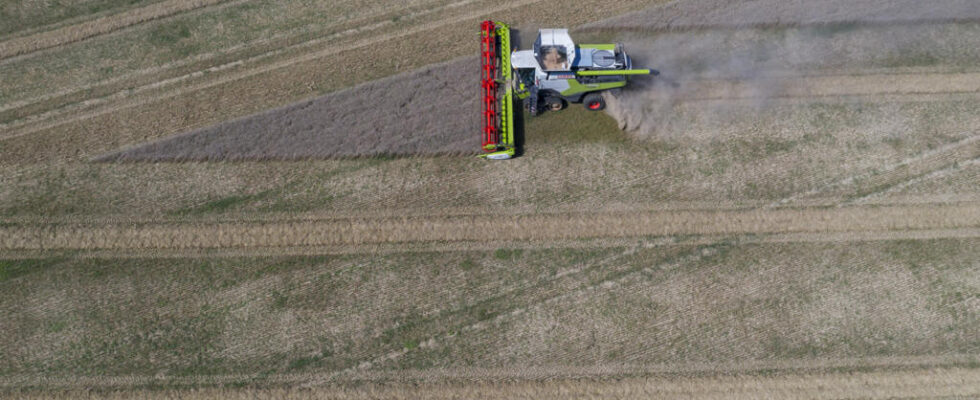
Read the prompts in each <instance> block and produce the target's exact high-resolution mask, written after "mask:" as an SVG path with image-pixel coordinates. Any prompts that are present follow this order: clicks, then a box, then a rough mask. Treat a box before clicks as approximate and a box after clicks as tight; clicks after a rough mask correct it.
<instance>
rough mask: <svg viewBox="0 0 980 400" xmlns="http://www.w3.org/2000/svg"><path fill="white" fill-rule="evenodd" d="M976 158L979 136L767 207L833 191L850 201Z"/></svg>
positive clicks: (979, 147) (824, 194) (978, 151)
mask: <svg viewBox="0 0 980 400" xmlns="http://www.w3.org/2000/svg"><path fill="white" fill-rule="evenodd" d="M978 157H980V134H975V135H972V136H968V137H966V138H965V139H961V140H959V141H957V142H954V143H950V144H948V145H945V146H942V147H940V148H938V149H935V150H930V151H928V152H925V153H922V154H919V155H916V156H915V157H911V158H908V159H905V160H902V161H900V162H898V163H894V164H891V165H887V166H885V167H883V168H880V169H875V170H872V171H865V172H863V173H860V174H857V175H853V176H849V177H847V178H844V179H842V180H839V181H836V182H833V183H831V184H828V185H824V186H821V187H819V188H816V189H814V190H810V191H807V192H804V193H799V194H796V195H793V196H790V197H786V198H784V199H781V200H779V201H776V202H774V203H772V204H770V205H769V207H778V206H783V205H786V204H793V203H795V202H799V201H802V200H806V199H811V198H816V197H822V196H826V195H827V194H828V193H833V192H835V191H837V192H844V193H850V194H851V197H852V198H854V199H857V200H859V199H862V198H865V197H868V196H870V195H873V194H874V193H877V192H880V191H883V190H887V189H888V188H891V187H893V186H895V185H898V184H900V183H902V182H905V181H908V180H910V179H915V178H917V177H920V176H924V175H927V174H929V173H931V172H933V171H937V170H941V169H943V168H946V167H949V166H952V165H957V164H961V163H968V162H970V161H971V160H974V159H976V158H978ZM855 186H856V187H855ZM849 188H852V189H849Z"/></svg>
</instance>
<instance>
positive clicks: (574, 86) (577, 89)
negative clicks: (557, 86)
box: [561, 79, 626, 97]
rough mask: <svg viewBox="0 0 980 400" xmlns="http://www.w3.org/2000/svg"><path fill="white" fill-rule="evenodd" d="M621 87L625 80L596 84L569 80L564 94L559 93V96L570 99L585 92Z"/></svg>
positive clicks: (624, 84)
mask: <svg viewBox="0 0 980 400" xmlns="http://www.w3.org/2000/svg"><path fill="white" fill-rule="evenodd" d="M623 86H626V80H625V79H623V80H621V81H616V82H597V83H580V82H579V81H577V80H574V79H569V80H568V89H566V90H565V91H564V92H561V95H562V96H565V97H570V96H574V95H577V94H581V93H585V92H596V91H601V90H609V89H615V88H621V87H623Z"/></svg>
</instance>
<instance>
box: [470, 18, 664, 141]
mask: <svg viewBox="0 0 980 400" xmlns="http://www.w3.org/2000/svg"><path fill="white" fill-rule="evenodd" d="M480 29H481V33H480V46H481V53H480V57H481V66H482V71H481V85H480V86H481V88H482V91H483V99H482V103H483V151H484V152H485V153H486V154H482V155H481V157H485V158H488V159H492V160H505V159H508V158H511V157H514V156H515V155H516V154H517V144H516V141H515V138H514V103H515V102H522V101H523V104H524V107H525V109H527V110H528V112H529V113H530V114H531V115H532V116H535V115H538V114H539V113H540V112H541V111H542V110H551V111H559V110H562V109H564V108H565V107H566V106H567V105H568V103H582V104H583V105H584V106H585V108H586V109H588V110H590V111H601V110H603V109H605V108H606V101H605V99H603V97H602V92H603V91H607V90H612V89H618V88H622V87H624V86H626V83H627V81H628V77H629V76H630V75H647V74H650V73H651V70H649V69H633V61H632V60H631V59H630V57H629V55H627V54H626V52H625V51H624V50H623V46H622V45H621V44H579V45H577V44H575V42H573V41H572V38H571V36H569V35H568V30H567V29H541V30H539V31H538V37H537V40H535V41H534V48H533V49H531V50H517V49H516V48H514V49H513V50H510V49H511V43H510V27H509V26H507V25H506V24H504V23H501V22H496V21H490V20H487V21H483V23H482V24H481V27H480ZM653 74H654V75H656V72H655V71H654V72H653Z"/></svg>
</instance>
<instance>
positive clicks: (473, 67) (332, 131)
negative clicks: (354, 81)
mask: <svg viewBox="0 0 980 400" xmlns="http://www.w3.org/2000/svg"><path fill="white" fill-rule="evenodd" d="M478 75H479V64H478V62H477V59H476V58H470V57H467V58H464V59H460V60H456V61H451V62H449V63H445V64H440V65H435V66H431V67H426V68H423V69H421V70H417V71H413V72H410V73H407V74H402V75H398V76H395V77H391V78H388V79H383V80H379V81H374V82H371V83H367V84H364V85H360V86H357V87H354V88H352V89H348V90H344V91H341V92H336V93H331V94H328V95H326V96H322V97H320V98H317V99H314V100H309V101H304V102H301V103H296V104H293V105H289V106H286V107H283V108H279V109H275V110H271V111H267V112H264V113H261V114H256V115H252V116H249V117H245V118H242V119H238V120H233V121H229V122H225V123H222V124H219V125H216V126H213V127H209V128H205V129H201V130H198V131H194V132H189V133H186V134H182V135H178V136H175V137H171V138H167V139H164V140H161V141H158V142H154V143H150V144H147V145H144V146H140V147H136V148H133V149H129V150H125V151H122V152H118V153H112V154H108V155H105V156H102V157H100V158H98V160H100V161H201V160H269V159H282V160H290V159H323V158H338V157H362V156H383V155H398V156H404V155H443V154H465V153H473V152H474V151H476V150H477V149H479V147H480V143H479V136H478V135H477V134H476V132H478V131H479V124H480V113H479V105H478V104H477V97H478V96H477V95H476V94H477V92H478V90H477V88H478V87H477V85H478V84H477V80H476V77H477V76H478Z"/></svg>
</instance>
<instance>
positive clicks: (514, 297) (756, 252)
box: [0, 1, 980, 398]
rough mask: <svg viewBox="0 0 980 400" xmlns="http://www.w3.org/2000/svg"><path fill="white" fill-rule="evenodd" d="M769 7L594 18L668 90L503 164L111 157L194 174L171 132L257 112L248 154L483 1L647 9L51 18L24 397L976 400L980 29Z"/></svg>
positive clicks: (19, 228) (38, 42)
mask: <svg viewBox="0 0 980 400" xmlns="http://www.w3.org/2000/svg"><path fill="white" fill-rule="evenodd" d="M757 3H759V2H755V3H750V4H748V5H745V7H746V8H744V9H743V8H740V7H741V6H740V5H738V4H734V3H733V4H728V3H725V4H721V3H718V2H710V1H701V2H684V1H681V2H675V3H674V4H673V5H671V6H669V7H667V8H665V9H655V11H647V12H646V14H644V13H639V14H633V16H627V17H624V18H623V19H620V20H610V21H609V22H607V23H605V25H603V24H592V25H589V27H587V28H584V29H583V30H580V31H579V32H580V33H579V34H577V35H581V36H582V37H585V38H589V39H595V40H622V41H625V42H626V43H627V49H628V50H630V52H631V54H633V55H634V57H636V59H637V62H638V63H639V62H642V63H648V64H649V65H650V66H652V67H654V68H660V69H661V70H662V72H663V74H662V75H661V77H660V78H658V79H657V80H654V81H652V82H651V81H647V82H636V85H635V86H634V88H633V89H634V90H632V91H627V92H624V93H623V94H622V95H620V96H617V97H616V98H615V99H611V100H612V101H611V103H612V108H611V110H610V115H611V117H610V116H605V115H597V114H591V113H587V112H584V111H582V110H580V109H579V107H574V108H573V109H571V110H566V111H563V112H562V113H556V114H549V115H545V116H542V117H540V118H537V119H534V120H531V121H529V123H528V138H527V145H528V151H527V155H526V156H525V157H522V158H519V159H516V160H513V161H510V162H506V163H487V162H483V161H481V160H476V159H472V158H470V157H448V156H443V157H375V158H352V159H316V158H315V157H314V158H312V159H311V158H305V159H302V160H296V161H290V160H288V157H275V156H271V157H268V158H271V159H270V160H265V161H261V160H263V159H264V157H262V153H261V149H258V153H257V154H259V156H258V157H252V158H251V160H249V157H242V158H243V159H245V161H235V162H229V161H214V162H159V163H158V162H124V163H111V162H95V161H94V159H95V158H97V157H101V156H103V155H105V154H118V153H116V152H119V151H123V152H126V151H129V150H130V149H133V150H132V151H131V152H130V153H129V154H141V153H140V152H142V154H149V156H148V157H146V158H150V159H154V158H155V159H159V160H167V159H174V158H178V159H179V158H180V157H174V156H173V155H172V153H167V149H166V148H164V149H163V150H160V149H159V148H152V147H139V146H143V145H144V144H146V143H147V142H152V141H156V140H159V139H163V138H167V137H170V136H171V135H174V134H180V133H184V132H189V131H192V130H194V129H197V128H204V127H208V126H211V125H213V124H215V123H218V122H221V121H225V120H228V119H231V118H242V119H240V120H238V121H239V122H237V123H239V125H238V126H239V128H236V129H234V130H229V132H228V133H226V136H225V137H228V138H233V139H234V140H238V141H242V140H249V138H250V136H249V132H248V131H247V130H244V129H245V128H241V127H242V126H244V127H249V126H252V125H250V122H248V121H250V119H249V117H248V115H249V114H252V113H255V112H259V111H262V110H266V109H271V108H275V107H281V106H287V105H289V104H291V103H293V102H296V101H300V100H305V99H311V98H314V97H316V96H319V95H322V94H327V96H352V97H356V96H358V95H359V94H360V93H359V92H357V91H356V90H352V89H350V88H351V87H354V85H356V84H359V83H363V82H370V81H372V80H374V79H377V78H382V77H385V76H390V75H393V74H397V73H403V75H400V76H401V77H403V78H404V79H406V80H412V79H415V78H416V77H417V75H416V73H415V72H413V71H414V70H415V69H417V68H420V67H423V66H426V65H430V64H436V63H440V62H444V61H450V60H454V59H458V58H460V57H466V56H469V55H471V54H472V52H473V51H475V47H476V46H475V42H474V41H473V40H470V39H473V37H474V36H475V33H474V32H475V28H474V27H475V26H476V22H477V21H478V20H480V19H481V18H483V17H484V16H487V15H490V16H492V17H494V18H496V19H499V20H504V21H508V22H511V23H513V24H514V25H516V26H518V27H521V28H524V29H530V30H533V28H535V27H539V26H576V25H580V24H583V23H588V22H593V21H597V20H600V19H603V18H606V17H612V16H615V15H619V14H623V13H625V12H628V11H633V10H637V9H640V8H643V7H644V6H647V5H650V4H648V3H647V2H625V3H617V4H616V5H615V6H614V7H611V6H610V3H607V2H585V3H583V2H564V3H560V4H559V5H561V6H562V7H566V8H567V7H572V8H574V9H576V10H579V11H580V12H578V13H555V12H554V11H553V9H551V8H550V7H543V6H542V3H539V2H535V1H514V2H481V1H462V2H448V1H413V2H403V3H399V5H398V6H397V7H396V6H392V5H391V4H388V3H387V2H370V1H367V2H361V3H350V4H347V3H345V4H343V5H332V6H331V5H325V4H326V3H322V4H321V3H316V4H310V3H308V2H298V1H297V2H290V1H287V2H245V1H218V2H210V1H196V2H187V1H159V2H140V3H133V4H131V3H129V2H127V3H125V4H124V3H123V2H114V1H104V2H93V5H92V8H90V9H89V11H90V12H86V11H85V10H83V9H71V10H69V9H65V10H64V11H63V13H62V14H59V15H62V17H61V18H62V19H58V18H55V17H53V16H51V15H47V16H41V15H43V13H39V12H38V11H37V10H34V11H31V10H30V9H29V7H30V5H29V4H28V3H24V4H22V5H20V6H21V11H19V12H22V13H24V14H22V17H23V18H26V19H29V18H36V20H37V21H43V22H44V24H45V26H47V27H46V28H41V27H38V26H33V27H31V26H29V25H26V24H24V25H23V26H21V27H20V28H16V27H15V26H13V25H11V29H9V30H6V31H5V32H9V33H4V35H6V36H4V37H2V38H0V57H2V58H0V74H2V77H3V78H2V79H3V81H2V85H3V89H4V90H3V91H2V93H0V124H2V125H0V166H2V170H0V171H2V172H0V267H2V269H0V289H2V290H0V318H2V319H3V321H4V323H3V324H2V325H0V337H3V338H4V339H2V340H0V358H2V359H4V360H8V362H5V363H3V366H2V367H0V390H4V391H8V392H9V393H8V394H11V393H12V394H15V395H17V396H38V397H42V396H61V397H67V398H76V397H79V396H90V397H112V396H122V397H126V396H132V395H137V396H147V397H153V396H156V397H163V398H168V397H174V398H178V397H179V398H187V397H193V396H198V397H202V398H203V397H215V396H218V397H229V396H231V397H234V396H245V397H250V398H255V397H257V398H283V397H322V398H337V397H342V398H392V397H394V398H398V397H404V398H416V397H435V398H439V397H447V398H452V397H459V396H463V397H468V396H470V395H474V394H479V395H480V397H488V398H515V397H517V398H547V397H560V398H567V397H584V396H593V397H595V396H598V397H604V398H605V397H610V398H617V397H618V398H631V397H637V396H640V397H685V396H686V397H690V398H714V397H730V396H743V397H745V398H757V397H807V398H821V397H825V398H841V397H862V398H891V397H927V396H975V395H977V381H978V375H977V370H976V365H977V362H978V360H977V358H978V354H980V337H978V336H977V333H976V332H980V326H978V323H980V322H978V321H980V318H978V316H980V301H978V299H980V280H978V277H980V274H978V273H977V271H978V269H977V267H978V264H977V260H978V259H980V257H978V255H980V254H978V251H977V248H978V247H977V243H976V241H977V238H978V236H980V197H978V193H980V192H978V190H980V184H978V183H977V182H980V164H978V163H977V160H978V157H980V136H978V134H977V130H978V129H980V128H978V127H980V121H978V120H977V117H976V115H980V112H978V111H980V110H978V108H980V101H978V100H980V99H978V98H977V97H976V95H977V90H978V87H980V86H978V85H980V77H978V75H977V74H978V73H980V71H978V70H977V69H976V67H975V66H973V65H972V64H973V62H972V61H971V60H973V59H975V56H976V54H975V53H976V49H975V46H971V44H972V43H975V38H978V37H980V25H977V24H976V23H974V22H972V21H975V19H971V18H972V17H971V15H972V14H970V13H969V12H968V11H969V9H968V7H967V9H959V8H956V7H963V6H964V4H965V3H964V4H960V3H956V2H951V3H950V4H949V7H947V8H946V9H948V10H960V11H959V12H958V15H957V16H956V18H952V17H950V16H948V15H945V14H943V13H938V14H937V13H936V12H929V13H925V12H924V11H923V13H922V14H916V13H915V12H914V8H909V7H911V6H909V4H906V3H903V2H898V1H896V2H892V4H891V5H892V7H884V8H882V9H883V10H886V11H887V10H892V12H895V14H894V17H895V18H892V19H887V18H886V19H885V20H883V21H878V20H868V21H862V20H861V18H864V17H860V16H861V15H864V14H861V13H850V14H848V13H843V14H841V13H829V14H828V13H826V12H823V11H822V10H821V9H819V7H816V8H814V7H813V6H806V9H805V10H802V11H800V13H801V14H800V15H805V16H806V19H803V20H801V21H802V22H801V21H796V22H794V20H793V19H792V18H791V17H792V16H793V15H794V11H793V10H791V9H786V8H785V7H786V6H784V5H778V4H777V5H772V6H771V7H769V9H770V12H771V13H772V14H771V15H769V17H771V18H770V19H766V17H767V14H766V12H762V11H760V10H764V9H766V8H767V7H762V6H760V4H761V3H759V4H757ZM879 3H880V4H879ZM884 3H888V2H874V1H872V2H868V4H864V5H863V6H862V7H864V8H862V9H863V10H867V9H870V8H874V7H873V6H881V5H882V4H884ZM953 3H956V4H953ZM834 4H837V3H834ZM96 5H97V7H96ZM896 5H898V6H902V7H897V6H896ZM913 5H914V4H913ZM837 6H841V7H844V6H846V4H844V5H841V4H837ZM966 6H969V5H968V4H966ZM25 7H26V8H25ZM933 8H935V7H933ZM939 8H940V9H942V7H939ZM692 9H693V10H702V9H703V10H705V18H704V19H703V20H699V19H698V18H695V17H694V16H696V15H698V13H697V12H693V11H692ZM672 10H673V11H672ZM896 10H898V11H901V12H898V11H896ZM910 10H911V11H910ZM671 12H676V13H679V14H678V15H677V16H676V17H675V18H670V15H671V14H670V13H671ZM740 13H741V14H740ZM651 14H652V15H655V16H656V18H652V17H649V16H650V15H651ZM885 14H887V13H885ZM5 15H9V14H5ZM52 15H53V14H52ZM643 15H646V17H644V16H643ZM718 15H748V16H751V17H752V18H748V17H746V18H747V19H746V23H744V24H738V23H735V24H723V23H719V22H718V21H714V20H713V19H712V18H715V19H717V18H716V17H717V16H718ZM917 15H919V16H922V17H923V18H919V19H916V18H915V17H916V16H917ZM849 18H850V19H849ZM855 18H857V19H858V20H855ZM662 19H663V20H662ZM688 20H690V21H688ZM324 21H327V22H324ZM616 21H620V22H616ZM637 21H640V22H643V21H646V22H645V25H644V23H638V22H637ZM663 21H669V23H666V24H665V23H664V22H663ZM671 21H672V22H671ZM713 21H714V22H713ZM773 21H775V22H773ZM834 21H838V23H835V22H834ZM39 23H40V22H39ZM610 24H612V25H610ZM616 24H622V26H624V27H625V28H627V29H624V30H623V32H620V31H619V30H618V28H617V26H616ZM5 29H6V28H5ZM626 31H628V32H626ZM576 37H578V36H576ZM583 40H584V39H583ZM453 65H456V64H453V63H449V64H444V65H443V66H437V67H434V68H435V69H434V70H433V69H429V70H428V72H426V73H428V74H432V73H439V72H438V71H439V69H438V68H452V66H453ZM432 71H436V72H432ZM455 72H458V71H448V72H447V74H448V75H447V76H455V75H452V74H453V73H455ZM474 79H475V78H474ZM467 85H469V84H468V83H465V82H461V83H460V86H458V87H452V85H447V86H446V87H452V88H450V89H445V90H444V91H443V92H437V93H429V95H433V96H439V95H446V94H447V93H448V92H446V91H447V90H448V91H455V93H449V94H451V95H452V96H457V97H447V98H443V99H441V101H444V102H446V101H448V102H453V101H456V100H454V99H463V97H460V96H465V90H464V91H460V89H459V88H461V87H462V88H465V87H467ZM345 89H346V91H344V90H345ZM372 93H373V92H372ZM325 98H329V97H325ZM415 101H417V100H415ZM355 103H356V102H355ZM327 104H329V102H328V103H327ZM437 117H438V118H456V117H454V116H451V115H439V116H437ZM243 121H244V122H243ZM436 121H438V120H436ZM225 126H232V127H234V126H236V125H234V124H231V125H225ZM620 128H625V131H624V130H621V129H620ZM385 129H390V128H389V127H377V129H376V130H377V131H376V132H373V134H375V135H381V136H384V135H385V133H384V132H385ZM350 133H351V134H355V133H356V132H350ZM330 134H332V135H335V136H336V135H338V132H330ZM420 134H424V132H421V133H420ZM444 134H447V135H450V137H455V136H451V135H452V134H453V132H444ZM460 134H465V132H460ZM473 134H474V135H475V134H476V133H475V132H474V133H473ZM187 137H188V138H191V139H190V140H191V142H186V143H181V142H179V141H177V142H173V143H176V145H175V146H173V148H180V146H185V147H184V149H185V150H182V151H187V150H186V149H191V150H195V151H196V150H198V148H197V146H206V145H208V143H209V142H208V140H207V138H206V137H204V138H202V137H201V136H197V137H195V136H194V135H187ZM417 139H424V138H417ZM193 140H204V141H203V142H200V143H197V142H193ZM161 143H166V142H161ZM341 143H342V142H341ZM275 145H276V143H275V141H274V140H273V141H270V142H269V146H275ZM292 145H294V146H295V143H293V144H292ZM147 149H149V150H147ZM253 151H255V150H254V146H253ZM353 152H354V153H356V151H353ZM339 154H347V155H350V154H349V153H345V152H344V151H339ZM191 158H193V157H191ZM199 158H201V157H199ZM205 158H206V157H205ZM231 158H234V157H231ZM282 158H287V159H282ZM504 382H506V384H505V383H504ZM241 386H245V387H246V389H240V388H238V387H241ZM147 387H149V388H151V389H148V390H149V391H137V392H134V391H132V390H140V389H141V388H147ZM188 387H191V388H190V389H187V388H188ZM301 387H308V389H301ZM196 388H200V389H196ZM828 388H833V389H832V390H831V389H828ZM85 389H95V391H83V392H80V391H79V390H85Z"/></svg>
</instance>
